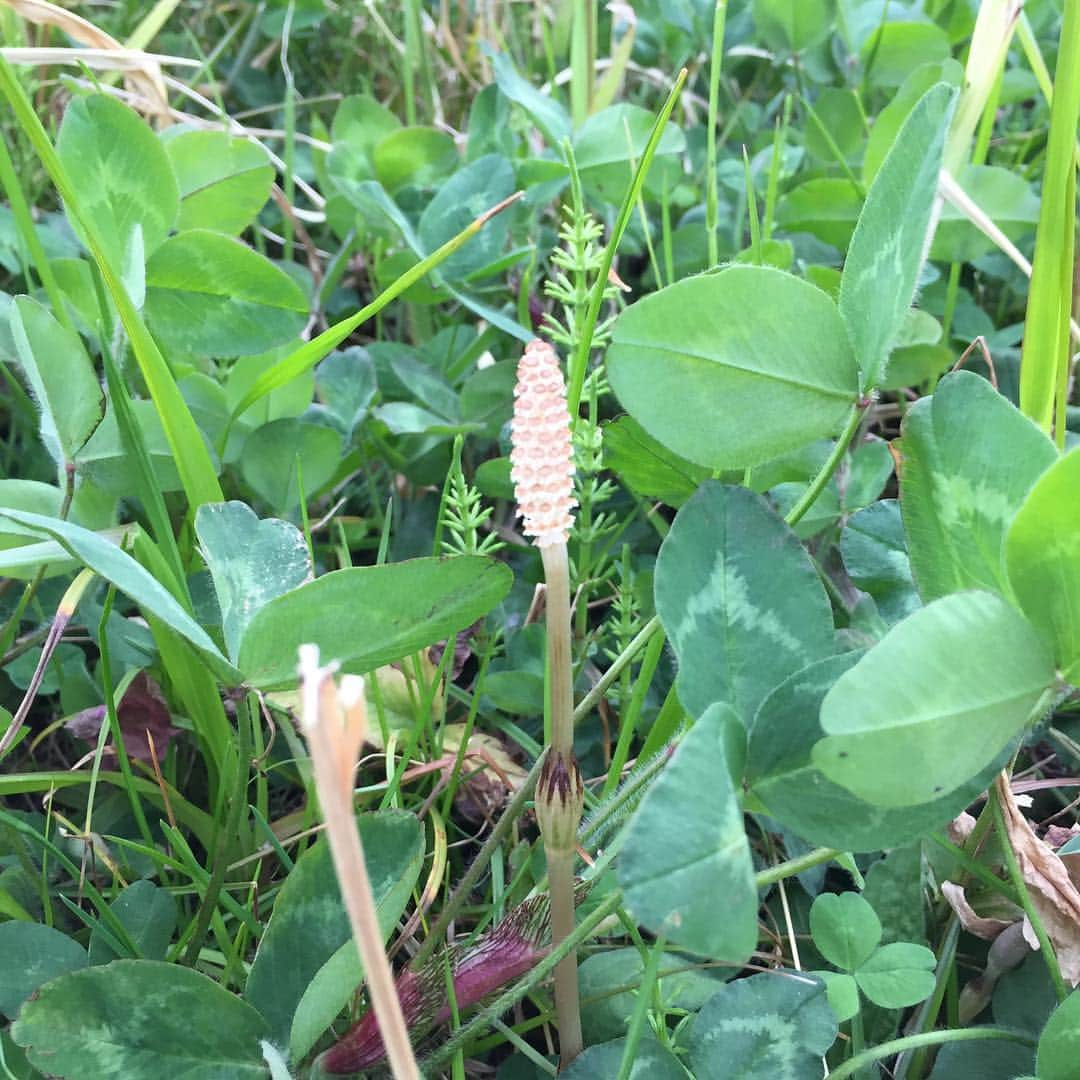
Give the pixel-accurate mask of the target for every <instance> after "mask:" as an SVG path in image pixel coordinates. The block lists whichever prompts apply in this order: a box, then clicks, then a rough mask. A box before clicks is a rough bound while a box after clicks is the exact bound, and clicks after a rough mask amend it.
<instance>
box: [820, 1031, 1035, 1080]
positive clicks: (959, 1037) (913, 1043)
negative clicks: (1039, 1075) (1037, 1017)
mask: <svg viewBox="0 0 1080 1080" xmlns="http://www.w3.org/2000/svg"><path fill="white" fill-rule="evenodd" d="M976 1039H1000V1040H1003V1041H1006V1042H1018V1043H1022V1044H1023V1045H1024V1046H1034V1045H1035V1039H1034V1038H1032V1036H1030V1035H1029V1034H1028V1033H1027V1032H1026V1031H1014V1030H1013V1029H1012V1028H1004V1027H990V1026H989V1025H988V1026H985V1027H972V1028H960V1029H958V1030H952V1031H926V1032H923V1034H921V1035H907V1036H905V1037H904V1038H901V1039H892V1040H890V1041H889V1042H884V1043H880V1044H879V1045H878V1046H872V1047H870V1049H869V1050H864V1051H863V1052H862V1053H861V1054H856V1055H855V1056H854V1057H851V1058H848V1059H847V1061H845V1062H844V1063H843V1064H841V1065H838V1066H837V1067H836V1068H835V1069H833V1071H832V1072H831V1073H829V1080H846V1078H847V1077H849V1076H854V1075H855V1073H857V1072H858V1071H859V1069H864V1068H866V1066H868V1065H873V1064H874V1062H875V1061H880V1060H881V1059H882V1058H887V1057H889V1056H890V1055H892V1054H900V1053H903V1052H904V1051H905V1050H916V1049H918V1048H919V1047H920V1046H940V1045H941V1044H942V1043H948V1042H968V1041H971V1042H974V1041H975V1040H976Z"/></svg>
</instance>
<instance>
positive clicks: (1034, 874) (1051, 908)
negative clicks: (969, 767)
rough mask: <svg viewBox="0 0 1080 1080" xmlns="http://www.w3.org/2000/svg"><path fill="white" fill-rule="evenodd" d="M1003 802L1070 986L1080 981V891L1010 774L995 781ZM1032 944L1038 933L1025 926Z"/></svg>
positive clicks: (1011, 837) (1027, 878) (1026, 874)
mask: <svg viewBox="0 0 1080 1080" xmlns="http://www.w3.org/2000/svg"><path fill="white" fill-rule="evenodd" d="M995 783H996V786H997V793H998V798H999V799H1000V801H1001V809H1002V814H1003V816H1004V819H1005V830H1006V832H1007V833H1008V836H1009V842H1010V844H1011V845H1012V849H1013V851H1015V852H1016V858H1017V861H1018V862H1019V864H1020V873H1021V876H1022V877H1023V879H1024V881H1025V883H1026V884H1027V886H1028V892H1029V893H1030V895H1031V901H1032V903H1033V905H1034V906H1035V910H1036V911H1037V912H1038V914H1039V918H1041V919H1042V922H1043V926H1045V928H1046V933H1047V934H1048V936H1049V938H1050V941H1051V943H1052V944H1053V946H1054V951H1055V952H1056V953H1057V958H1058V964H1059V966H1060V967H1061V974H1062V976H1063V977H1064V979H1065V981H1066V982H1068V983H1069V985H1070V986H1076V985H1077V984H1078V983H1080V890H1078V889H1077V888H1076V886H1075V885H1074V884H1073V882H1072V879H1071V878H1070V877H1069V871H1068V868H1067V867H1066V865H1065V863H1064V861H1063V860H1062V859H1061V858H1060V857H1059V856H1058V855H1057V853H1056V852H1055V851H1054V850H1053V848H1051V847H1050V845H1049V844H1047V843H1045V842H1044V841H1042V840H1040V839H1039V838H1038V837H1037V836H1036V835H1035V831H1034V829H1032V827H1031V825H1030V823H1029V822H1028V820H1027V818H1025V817H1024V816H1023V814H1021V813H1020V808H1019V807H1018V806H1017V804H1016V799H1015V797H1014V796H1013V793H1012V788H1011V787H1010V785H1009V781H1008V777H1007V776H1005V774H1004V773H1003V774H1001V775H1000V776H998V778H997V780H996V781H995ZM1025 936H1027V939H1028V942H1029V944H1031V945H1032V947H1033V948H1038V944H1037V942H1036V941H1035V940H1033V939H1034V937H1035V935H1034V933H1030V931H1029V929H1028V928H1025Z"/></svg>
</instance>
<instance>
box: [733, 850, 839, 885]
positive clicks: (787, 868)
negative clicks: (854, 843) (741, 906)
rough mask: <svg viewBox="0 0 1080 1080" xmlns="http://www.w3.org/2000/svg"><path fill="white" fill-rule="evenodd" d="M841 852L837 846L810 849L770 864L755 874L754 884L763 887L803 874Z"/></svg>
mask: <svg viewBox="0 0 1080 1080" xmlns="http://www.w3.org/2000/svg"><path fill="white" fill-rule="evenodd" d="M840 854H842V853H841V852H840V851H838V850H837V849H836V848H814V850H813V851H808V852H807V853H806V854H805V855H800V856H798V857H797V858H795V859H788V860H787V862H782V863H777V864H776V865H775V866H770V867H769V868H768V870H762V871H761V872H760V873H758V874H755V875H754V884H755V885H756V886H757V888H759V889H762V888H764V887H765V886H766V885H772V884H775V883H776V882H777V881H783V879H784V878H789V877H794V876H795V875H796V874H801V873H802V872H803V871H804V870H809V869H810V868H811V867H812V866H817V865H818V864H819V863H823V862H828V861H829V860H830V859H835V858H836V856H837V855H840Z"/></svg>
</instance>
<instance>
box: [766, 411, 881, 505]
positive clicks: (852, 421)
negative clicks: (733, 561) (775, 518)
mask: <svg viewBox="0 0 1080 1080" xmlns="http://www.w3.org/2000/svg"><path fill="white" fill-rule="evenodd" d="M863 412H864V409H863V407H862V406H861V405H859V404H857V403H856V404H855V405H853V406H852V407H851V412H850V413H849V414H848V418H847V421H846V423H845V424H844V429H843V431H841V432H840V437H839V438H838V439H837V440H836V445H835V446H834V447H833V449H832V453H831V454H829V456H828V458H827V459H826V461H825V464H824V465H822V466H821V468H820V469H819V470H818V474H817V476H815V477H814V479H813V480H811V481H810V486H809V487H808V488H807V489H806V490H805V491H804V492H803V493H802V496H801V498H800V499H799V501H798V502H797V503H796V504H795V505H794V506H793V507H792V508H791V509H790V510H789V511H788V512H787V514H786V515H785V517H784V520H785V521H786V522H787V523H788V525H794V524H795V523H796V522H797V521H800V520H801V519H802V517H803V515H804V514H805V513H806V511H807V510H809V509H810V507H811V506H813V505H814V503H815V502H817V498H818V496H819V495H820V494H821V493H822V491H824V490H825V485H826V484H827V483H828V482H829V480H830V478H831V477H832V474H833V473H834V472H836V467H837V465H839V464H840V459H841V458H842V457H843V456H844V454H845V453H846V452H847V448H848V445H849V444H850V442H851V440H852V439H853V438H854V437H855V432H856V431H858V430H859V423H860V421H861V420H862V417H863Z"/></svg>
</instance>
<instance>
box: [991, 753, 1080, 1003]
mask: <svg viewBox="0 0 1080 1080" xmlns="http://www.w3.org/2000/svg"><path fill="white" fill-rule="evenodd" d="M1007 775H1008V774H1005V773H1003V774H1002V775H1001V777H1000V778H999V782H1005V783H1007V782H1008V779H1007ZM989 798H990V804H991V806H992V808H993V814H994V826H995V828H996V829H997V833H998V843H999V845H1000V847H1001V851H1002V854H1003V855H1004V856H1005V867H1006V869H1007V870H1008V871H1009V877H1010V879H1011V880H1012V883H1013V888H1014V889H1015V890H1016V894H1017V897H1018V898H1019V900H1020V906H1021V907H1022V908H1023V909H1024V914H1025V915H1027V918H1028V922H1029V923H1031V928H1032V930H1034V931H1035V936H1036V937H1037V938H1038V939H1039V952H1040V953H1041V954H1042V958H1043V963H1045V964H1046V970H1047V971H1048V972H1049V973H1050V982H1051V983H1053V985H1054V992H1055V993H1056V994H1057V999H1058V1001H1059V1002H1061V1001H1064V1000H1065V999H1066V998H1067V997H1068V996H1069V989H1068V987H1067V986H1066V985H1065V980H1064V979H1063V978H1062V976H1061V968H1060V967H1059V966H1058V961H1057V954H1056V953H1055V952H1054V946H1053V944H1052V942H1051V941H1050V937H1049V935H1048V934H1047V933H1046V927H1045V926H1043V921H1042V919H1041V917H1040V916H1039V913H1038V911H1037V910H1036V909H1035V905H1034V903H1033V902H1032V899H1031V893H1029V892H1028V887H1027V882H1025V881H1024V875H1023V874H1022V873H1021V871H1020V862H1019V860H1018V859H1017V857H1016V852H1015V850H1014V849H1013V846H1012V840H1011V838H1010V837H1009V831H1008V829H1007V828H1006V826H1005V814H1004V811H1003V810H1002V808H1001V795H1000V792H999V791H998V785H997V783H995V784H994V786H993V788H992V789H991V791H990V795H989Z"/></svg>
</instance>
